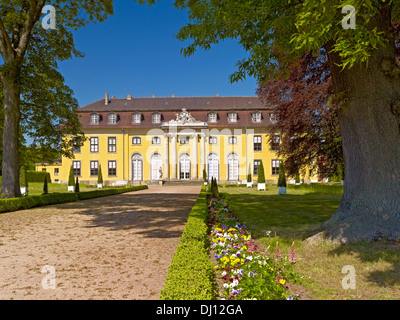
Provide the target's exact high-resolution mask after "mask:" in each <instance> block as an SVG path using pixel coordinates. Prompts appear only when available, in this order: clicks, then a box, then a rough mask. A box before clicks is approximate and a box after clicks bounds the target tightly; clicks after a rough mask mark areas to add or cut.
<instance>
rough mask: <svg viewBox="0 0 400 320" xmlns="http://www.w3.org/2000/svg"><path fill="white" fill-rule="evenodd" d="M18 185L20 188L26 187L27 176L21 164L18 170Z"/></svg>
mask: <svg viewBox="0 0 400 320" xmlns="http://www.w3.org/2000/svg"><path fill="white" fill-rule="evenodd" d="M19 186H20V187H22V188H26V187H28V177H27V175H26V169H25V167H24V166H22V167H21V169H20V171H19Z"/></svg>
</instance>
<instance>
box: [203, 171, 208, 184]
mask: <svg viewBox="0 0 400 320" xmlns="http://www.w3.org/2000/svg"><path fill="white" fill-rule="evenodd" d="M203 180H204V182H207V181H208V179H207V172H206V169H203Z"/></svg>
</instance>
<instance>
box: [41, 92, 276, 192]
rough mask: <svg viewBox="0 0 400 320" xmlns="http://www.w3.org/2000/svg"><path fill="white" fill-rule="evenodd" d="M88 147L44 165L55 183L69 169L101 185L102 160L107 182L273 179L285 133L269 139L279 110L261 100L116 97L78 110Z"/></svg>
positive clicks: (63, 178)
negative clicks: (260, 169)
mask: <svg viewBox="0 0 400 320" xmlns="http://www.w3.org/2000/svg"><path fill="white" fill-rule="evenodd" d="M78 113H79V116H80V121H81V124H82V127H83V131H84V133H85V136H86V137H87V138H88V139H87V141H86V142H85V144H84V145H83V146H82V147H81V148H79V149H76V150H74V159H68V158H64V157H63V158H62V159H61V161H59V162H56V163H54V164H38V165H37V166H36V170H37V171H48V172H49V173H50V175H51V179H52V181H53V182H59V183H66V182H67V181H68V175H69V170H70V167H71V166H72V167H73V170H74V174H75V176H77V177H79V180H80V182H82V183H88V184H96V183H97V176H98V170H99V167H100V165H101V168H102V175H103V179H104V183H105V184H106V185H124V184H127V183H131V184H141V183H143V184H149V183H158V181H160V180H163V181H187V180H189V181H201V180H202V179H203V170H206V173H207V176H208V178H209V179H211V177H215V178H217V180H218V181H219V182H220V183H238V182H241V181H243V180H246V179H247V175H248V173H249V172H250V173H251V174H252V177H253V180H256V179H257V174H258V167H259V165H260V163H261V161H262V162H263V165H264V172H265V178H266V180H267V182H272V183H275V182H276V181H277V179H278V174H279V162H280V159H279V157H278V156H277V151H278V150H279V144H280V136H279V135H274V139H273V142H272V143H270V141H269V133H268V127H269V126H270V125H271V123H272V121H273V120H274V118H273V107H272V106H268V105H265V104H263V103H262V102H261V101H260V100H259V99H258V98H257V97H220V96H218V95H217V96H215V97H174V96H172V97H155V96H153V97H150V98H135V97H132V96H131V95H128V96H127V97H126V98H114V97H111V98H109V96H108V94H106V96H105V98H104V99H101V100H99V101H96V102H93V103H91V104H89V105H87V106H84V107H81V108H79V109H78ZM249 170H250V171H249Z"/></svg>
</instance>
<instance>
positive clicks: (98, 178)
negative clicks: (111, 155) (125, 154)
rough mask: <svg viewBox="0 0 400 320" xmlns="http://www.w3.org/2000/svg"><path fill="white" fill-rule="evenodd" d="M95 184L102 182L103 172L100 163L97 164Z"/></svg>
mask: <svg viewBox="0 0 400 320" xmlns="http://www.w3.org/2000/svg"><path fill="white" fill-rule="evenodd" d="M97 184H103V173H102V172H101V164H100V165H99V174H98V175H97Z"/></svg>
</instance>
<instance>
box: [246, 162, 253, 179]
mask: <svg viewBox="0 0 400 320" xmlns="http://www.w3.org/2000/svg"><path fill="white" fill-rule="evenodd" d="M252 181H253V178H252V177H251V167H250V165H249V174H248V175H247V182H252Z"/></svg>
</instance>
